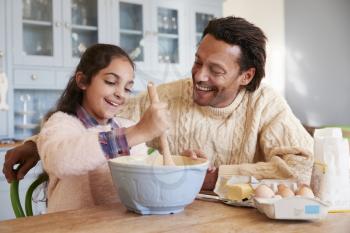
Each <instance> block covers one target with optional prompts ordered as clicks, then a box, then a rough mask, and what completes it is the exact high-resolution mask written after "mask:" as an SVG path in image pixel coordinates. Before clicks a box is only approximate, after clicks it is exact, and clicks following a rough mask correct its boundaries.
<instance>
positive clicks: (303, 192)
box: [295, 186, 315, 198]
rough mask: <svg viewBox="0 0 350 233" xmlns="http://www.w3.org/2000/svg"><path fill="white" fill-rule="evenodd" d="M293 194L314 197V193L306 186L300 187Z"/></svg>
mask: <svg viewBox="0 0 350 233" xmlns="http://www.w3.org/2000/svg"><path fill="white" fill-rule="evenodd" d="M295 195H300V196H302V197H310V198H314V197H315V195H314V193H313V192H312V190H311V189H310V188H309V187H307V186H302V187H300V188H299V189H298V190H297V192H296V193H295Z"/></svg>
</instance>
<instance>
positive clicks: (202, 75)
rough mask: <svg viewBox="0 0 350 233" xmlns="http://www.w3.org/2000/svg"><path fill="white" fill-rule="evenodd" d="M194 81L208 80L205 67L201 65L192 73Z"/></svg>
mask: <svg viewBox="0 0 350 233" xmlns="http://www.w3.org/2000/svg"><path fill="white" fill-rule="evenodd" d="M194 76H195V79H196V81H202V82H207V81H208V80H209V72H208V71H207V70H206V69H205V67H201V68H199V69H198V70H197V72H195V74H194Z"/></svg>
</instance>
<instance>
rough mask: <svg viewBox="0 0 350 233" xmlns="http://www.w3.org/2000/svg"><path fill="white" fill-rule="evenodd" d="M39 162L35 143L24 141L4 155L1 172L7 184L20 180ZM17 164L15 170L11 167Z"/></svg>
mask: <svg viewBox="0 0 350 233" xmlns="http://www.w3.org/2000/svg"><path fill="white" fill-rule="evenodd" d="M39 160H40V157H39V153H38V149H37V146H36V143H35V141H26V142H24V143H23V144H22V145H19V146H17V147H15V148H12V149H11V150H8V151H7V152H6V155H5V162H4V167H3V169H2V172H3V173H4V175H5V177H6V180H7V182H8V183H11V182H12V181H14V180H21V179H23V177H24V176H25V175H26V174H27V173H28V171H29V170H30V169H31V168H32V167H34V166H35V165H36V164H37V163H38V161H39ZM17 164H18V168H17V169H16V170H15V169H14V168H13V167H14V166H15V165H17Z"/></svg>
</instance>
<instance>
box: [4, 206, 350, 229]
mask: <svg viewBox="0 0 350 233" xmlns="http://www.w3.org/2000/svg"><path fill="white" fill-rule="evenodd" d="M0 232H1V233H5V232H6V233H10V232H16V233H21V232H25V233H31V232H35V233H40V232H45V233H47V232H50V233H51V232H84V233H89V232H103V233H104V232H127V233H136V232H175V233H188V232H210V233H213V232H215V233H216V232H240V233H241V232H244V233H253V232H259V233H263V232H270V233H274V232H283V233H289V232H293V233H295V232H307V233H316V232H317V233H322V232H324V233H332V232H336V233H342V232H344V233H349V232H350V213H338V214H329V215H328V216H327V218H326V219H323V220H318V221H310V222H308V221H281V220H280V221H277V220H271V219H268V218H267V217H265V216H264V215H262V214H260V213H259V212H258V211H257V210H256V209H252V208H241V207H232V206H228V205H225V204H223V203H214V202H208V201H200V200H196V201H195V202H194V203H193V204H191V205H189V206H187V208H186V209H185V211H183V212H182V213H178V214H174V215H149V216H141V215H138V214H135V213H132V212H130V211H127V210H126V209H125V208H124V207H123V206H122V205H121V204H113V205H110V206H98V207H94V208H90V209H82V210H75V211H66V212H60V213H54V214H46V215H41V216H34V217H27V218H22V219H16V220H8V221H3V222H0Z"/></svg>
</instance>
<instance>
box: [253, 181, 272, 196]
mask: <svg viewBox="0 0 350 233" xmlns="http://www.w3.org/2000/svg"><path fill="white" fill-rule="evenodd" d="M274 196H275V193H274V192H273V191H272V189H270V188H269V187H268V186H267V185H264V184H261V185H259V186H258V187H257V188H256V189H255V197H260V198H272V197H274Z"/></svg>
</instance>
